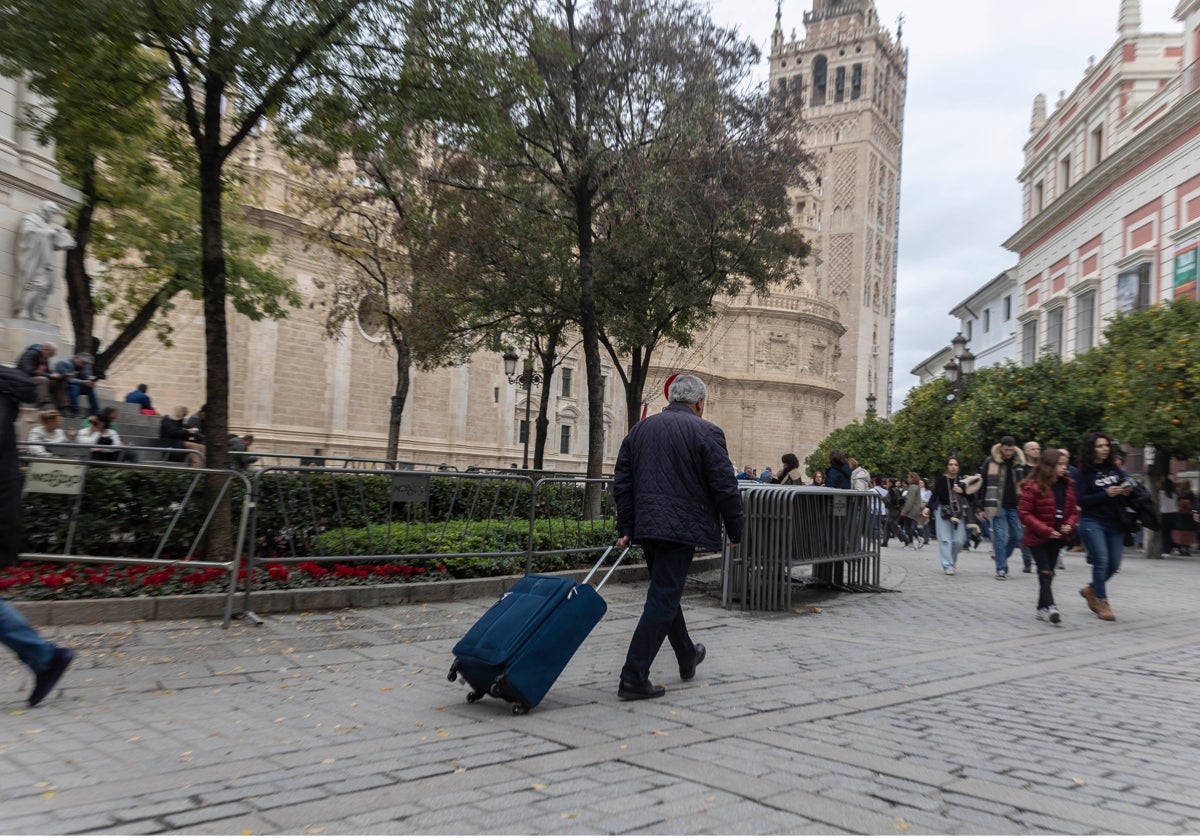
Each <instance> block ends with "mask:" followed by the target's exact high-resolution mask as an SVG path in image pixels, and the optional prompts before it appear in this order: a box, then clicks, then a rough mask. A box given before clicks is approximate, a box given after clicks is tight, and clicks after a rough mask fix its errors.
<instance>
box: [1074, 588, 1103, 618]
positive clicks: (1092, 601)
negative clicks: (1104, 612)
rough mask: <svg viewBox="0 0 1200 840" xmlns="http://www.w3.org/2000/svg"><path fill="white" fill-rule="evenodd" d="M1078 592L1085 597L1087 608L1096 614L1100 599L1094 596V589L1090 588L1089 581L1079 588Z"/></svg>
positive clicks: (1098, 609)
mask: <svg viewBox="0 0 1200 840" xmlns="http://www.w3.org/2000/svg"><path fill="white" fill-rule="evenodd" d="M1079 594H1080V595H1082V596H1083V597H1084V598H1085V599H1087V602H1088V609H1089V610H1091V611H1092V612H1094V613H1096V614H1097V615H1098V614H1099V613H1100V599H1099V598H1097V597H1096V590H1095V589H1092V585H1091V584H1090V583H1089V584H1088V585H1087V586H1085V587H1083V589H1080V590H1079Z"/></svg>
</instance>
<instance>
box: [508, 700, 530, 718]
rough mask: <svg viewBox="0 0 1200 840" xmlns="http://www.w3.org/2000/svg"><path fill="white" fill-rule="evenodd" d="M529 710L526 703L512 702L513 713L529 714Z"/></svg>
mask: <svg viewBox="0 0 1200 840" xmlns="http://www.w3.org/2000/svg"><path fill="white" fill-rule="evenodd" d="M528 712H529V707H528V706H526V705H525V704H524V703H513V704H512V713H513V714H514V715H523V714H527V713H528Z"/></svg>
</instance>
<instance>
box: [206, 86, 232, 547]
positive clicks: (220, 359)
mask: <svg viewBox="0 0 1200 840" xmlns="http://www.w3.org/2000/svg"><path fill="white" fill-rule="evenodd" d="M207 96H208V101H207V102H206V111H208V112H211V113H206V123H207V124H206V126H205V128H206V129H207V130H206V132H205V134H204V139H203V142H202V143H201V145H200V149H199V157H200V249H201V263H200V271H201V278H202V280H203V288H204V358H205V372H206V382H205V397H206V399H205V403H206V405H207V406H208V408H207V412H206V426H207V437H206V438H205V441H204V446H205V465H206V466H207V467H208V468H210V469H215V470H224V469H226V468H227V467H228V466H229V338H228V330H227V325H226V322H225V302H226V298H227V296H228V278H227V277H226V275H225V240H224V226H223V217H222V208H221V197H222V196H221V193H222V188H223V184H222V183H221V170H222V158H221V152H220V146H219V143H220V114H219V112H218V111H217V108H218V106H219V104H220V102H221V96H220V92H219V91H215V92H214V91H212V90H209V91H207ZM224 483H225V476H222V475H212V476H210V477H209V481H208V485H207V486H208V499H209V504H210V505H211V504H213V502H214V501H215V500H216V499H217V497H218V494H219V493H220V491H221V489H222V487H223V485H224ZM232 526H233V520H232V516H231V506H230V500H229V497H228V496H226V497H225V498H224V499H223V500H222V501H221V503H220V504H219V505H218V506H217V508H216V510H215V512H214V516H213V519H212V522H211V523H210V525H209V530H208V538H207V540H206V542H205V559H207V560H209V561H212V562H219V563H227V562H229V561H230V560H231V559H232V556H233V527H232Z"/></svg>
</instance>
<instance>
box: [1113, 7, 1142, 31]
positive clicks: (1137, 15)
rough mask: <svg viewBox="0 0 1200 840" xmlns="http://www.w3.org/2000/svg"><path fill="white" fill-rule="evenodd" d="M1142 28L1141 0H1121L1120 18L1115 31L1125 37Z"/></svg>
mask: <svg viewBox="0 0 1200 840" xmlns="http://www.w3.org/2000/svg"><path fill="white" fill-rule="evenodd" d="M1141 29H1142V2H1141V0H1121V19H1120V21H1119V22H1118V23H1117V31H1118V32H1120V33H1121V35H1122V36H1123V37H1125V38H1132V37H1133V36H1135V35H1137V34H1138V33H1139V32H1140V31H1141Z"/></svg>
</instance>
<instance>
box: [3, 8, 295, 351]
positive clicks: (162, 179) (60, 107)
mask: <svg viewBox="0 0 1200 840" xmlns="http://www.w3.org/2000/svg"><path fill="white" fill-rule="evenodd" d="M23 11H24V10H23V9H22V8H21V6H20V5H19V4H9V5H7V6H6V7H5V8H4V9H3V10H0V72H3V73H5V74H8V75H17V74H20V75H22V76H24V77H25V78H26V80H27V83H28V84H29V86H30V87H31V89H33V90H34V91H36V92H37V93H38V94H39V96H40V97H41V101H40V102H39V104H38V106H37V107H31V108H28V109H27V110H26V112H25V113H23V114H20V115H18V118H19V119H21V120H22V121H23V122H24V123H25V124H26V125H27V126H29V127H30V128H31V129H32V130H33V131H34V132H35V133H36V134H37V136H38V138H39V139H40V140H41V142H43V143H52V144H53V146H54V150H55V157H56V160H57V162H58V165H59V170H60V174H61V176H62V178H63V180H64V182H65V183H67V184H69V185H70V186H73V187H75V188H77V189H78V190H79V191H80V193H81V196H82V199H81V201H80V203H79V204H78V205H77V206H76V207H75V208H74V209H73V211H72V212H70V213H69V215H70V216H71V225H70V226H71V228H72V236H73V238H74V240H75V247H74V248H73V249H71V250H70V251H69V252H68V254H67V262H66V270H65V276H66V283H67V308H68V311H69V314H70V318H71V324H72V328H73V331H74V335H75V340H74V347H75V351H76V352H93V351H94V350H95V348H94V343H95V341H94V339H93V333H94V324H95V319H96V316H97V315H98V314H100V313H106V314H108V315H109V316H111V317H112V318H113V320H114V321H115V323H116V324H117V326H118V328H119V332H118V334H117V336H116V337H115V338H114V339H113V340H112V341H110V342H109V344H108V345H107V346H105V347H102V348H100V351H99V352H98V353H97V356H96V362H95V369H96V371H97V373H101V374H102V373H104V372H105V371H106V370H107V369H108V368H109V367H111V365H112V364H113V362H114V361H115V360H116V359H117V357H118V356H120V354H121V353H122V352H123V351H124V350H125V349H126V348H127V347H128V346H129V345H130V344H131V343H132V342H133V341H134V339H136V338H137V337H138V336H139V335H140V334H141V333H142V332H143V331H144V330H145V329H153V330H154V331H155V333H156V334H157V335H158V338H159V339H160V340H161V341H163V342H165V343H169V341H170V338H169V336H170V332H171V325H170V322H169V320H168V319H166V318H165V317H164V316H165V315H166V314H168V313H169V312H170V310H171V308H172V301H173V299H174V298H175V296H176V295H177V294H179V293H181V292H183V293H189V294H191V295H193V296H194V297H197V298H198V297H199V296H200V292H201V278H200V238H199V235H198V227H197V225H196V218H197V215H198V211H199V193H198V191H197V190H196V186H195V179H194V178H188V174H189V173H188V172H187V171H186V170H184V171H180V170H179V169H177V168H176V166H177V164H178V163H179V160H180V157H181V155H182V153H183V152H185V151H186V147H185V146H184V144H183V142H182V141H183V137H182V135H181V134H180V132H179V131H178V127H177V126H173V125H171V124H170V123H169V122H168V121H167V120H166V119H165V118H164V116H163V114H162V111H161V101H162V98H163V96H164V95H166V92H167V91H166V88H165V85H164V84H162V83H161V82H160V83H158V84H155V83H153V82H152V80H154V79H155V77H156V76H164V75H165V71H166V67H165V65H162V64H161V63H160V64H156V61H157V62H161V60H162V59H161V58H156V57H155V56H154V54H153V53H151V52H150V51H148V50H145V49H142V48H140V47H138V46H137V45H136V43H135V42H134V41H133V40H132V39H131V37H126V38H125V39H123V40H122V39H118V38H112V37H108V36H107V35H103V34H100V33H97V32H96V31H93V30H84V29H80V28H74V27H60V28H59V29H58V30H57V31H56V33H55V36H56V45H57V49H56V51H55V53H54V54H53V55H52V56H51V55H49V54H48V53H47V51H46V49H45V44H44V40H43V39H42V38H41V37H40V36H41V35H42V34H44V33H41V32H40V31H39V30H38V29H37V27H39V26H41V25H43V24H44V23H45V21H44V20H42V19H40V18H36V17H29V16H27V15H24V14H23ZM230 237H231V247H230V252H231V255H230V271H229V273H230V289H231V298H232V301H233V304H234V306H235V308H236V309H237V310H238V311H239V312H240V313H242V314H244V315H246V316H247V317H250V318H253V319H256V320H257V319H259V318H263V317H268V316H269V317H280V316H281V315H282V314H283V312H284V308H283V305H282V304H295V303H296V302H297V301H298V299H297V298H296V296H295V293H294V291H293V290H292V287H291V284H290V283H289V282H288V281H286V280H284V279H282V278H281V277H280V276H279V275H278V273H277V272H275V271H273V270H272V269H270V268H268V267H265V266H264V265H263V261H262V257H263V255H264V254H265V253H266V251H267V248H268V247H269V245H270V239H269V237H267V236H266V234H264V233H262V232H261V231H255V230H253V229H251V228H250V227H248V226H246V225H244V224H241V223H239V222H236V221H235V222H233V223H231V225H230ZM93 259H94V260H95V261H96V262H97V263H98V264H99V265H100V267H101V276H100V277H99V278H95V277H93V276H92V274H91V273H90V272H89V270H88V264H89V261H90V260H93Z"/></svg>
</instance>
